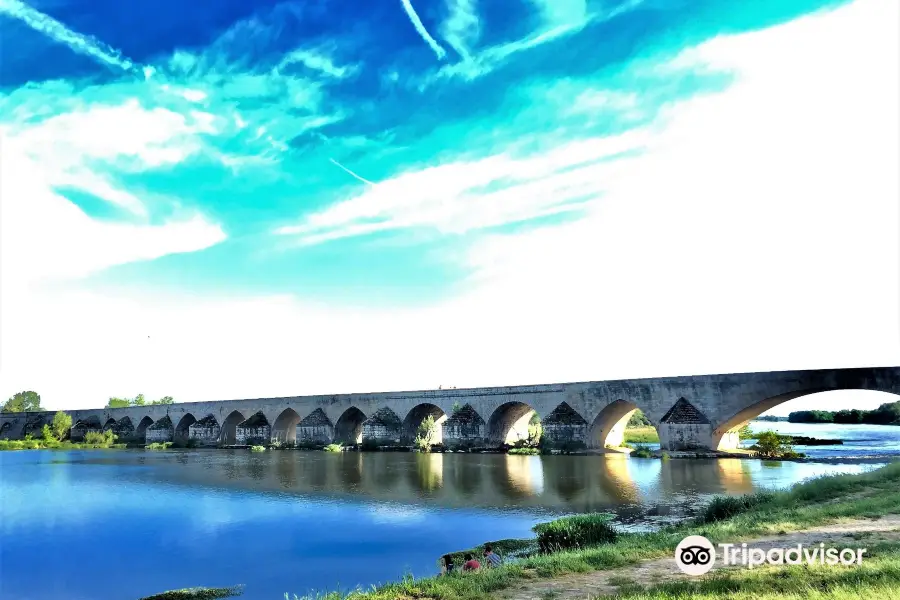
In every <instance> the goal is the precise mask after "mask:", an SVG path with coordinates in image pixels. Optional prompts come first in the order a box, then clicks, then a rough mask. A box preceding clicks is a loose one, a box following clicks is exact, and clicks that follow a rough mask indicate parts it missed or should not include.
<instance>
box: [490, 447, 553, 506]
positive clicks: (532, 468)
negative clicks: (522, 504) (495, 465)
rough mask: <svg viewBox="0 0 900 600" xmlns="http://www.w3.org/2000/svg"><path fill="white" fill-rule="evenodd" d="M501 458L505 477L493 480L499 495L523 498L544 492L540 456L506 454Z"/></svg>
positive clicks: (542, 468)
mask: <svg viewBox="0 0 900 600" xmlns="http://www.w3.org/2000/svg"><path fill="white" fill-rule="evenodd" d="M503 458H504V461H503V468H504V470H505V471H506V477H503V478H498V479H496V480H495V481H496V483H497V487H498V491H499V492H500V494H501V495H504V496H507V497H510V498H524V497H527V496H536V495H540V494H543V493H544V467H543V465H544V463H543V461H542V460H541V457H540V456H516V455H510V454H506V455H503ZM504 484H505V485H504Z"/></svg>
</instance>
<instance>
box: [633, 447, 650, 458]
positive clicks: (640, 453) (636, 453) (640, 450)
mask: <svg viewBox="0 0 900 600" xmlns="http://www.w3.org/2000/svg"><path fill="white" fill-rule="evenodd" d="M631 456H633V457H635V458H653V451H652V450H650V448H648V447H646V446H638V447H637V448H635V449H634V450H632V452H631Z"/></svg>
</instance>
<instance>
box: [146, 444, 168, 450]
mask: <svg viewBox="0 0 900 600" xmlns="http://www.w3.org/2000/svg"><path fill="white" fill-rule="evenodd" d="M171 447H172V442H153V443H152V444H149V445H147V446H144V448H145V449H147V450H168V449H169V448H171Z"/></svg>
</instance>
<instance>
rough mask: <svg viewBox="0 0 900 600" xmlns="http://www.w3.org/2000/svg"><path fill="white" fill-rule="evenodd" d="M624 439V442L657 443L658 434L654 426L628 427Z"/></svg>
mask: <svg viewBox="0 0 900 600" xmlns="http://www.w3.org/2000/svg"><path fill="white" fill-rule="evenodd" d="M624 441H625V443H626V444H658V443H659V434H658V433H656V428H655V427H628V428H626V429H625V439H624Z"/></svg>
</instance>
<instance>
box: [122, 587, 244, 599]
mask: <svg viewBox="0 0 900 600" xmlns="http://www.w3.org/2000/svg"><path fill="white" fill-rule="evenodd" d="M243 593H244V586H242V585H236V586H234V587H230V588H204V587H195V588H185V589H183V590H172V591H169V592H162V593H161V594H153V595H152V596H144V597H143V598H140V600H219V599H220V598H233V597H235V596H240V595H241V594H243Z"/></svg>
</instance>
